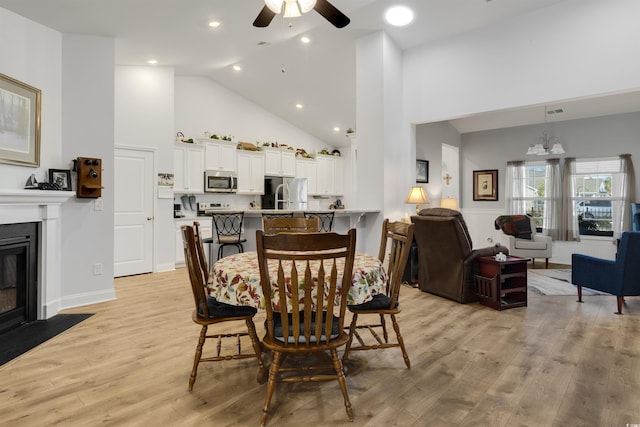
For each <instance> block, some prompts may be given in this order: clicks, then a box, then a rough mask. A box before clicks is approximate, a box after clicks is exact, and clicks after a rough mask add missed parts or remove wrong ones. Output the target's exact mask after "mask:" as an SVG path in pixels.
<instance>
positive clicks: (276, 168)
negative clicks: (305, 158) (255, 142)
mask: <svg viewBox="0 0 640 427" xmlns="http://www.w3.org/2000/svg"><path fill="white" fill-rule="evenodd" d="M263 151H264V174H265V175H267V176H284V177H295V176H296V152H295V151H294V150H284V149H282V148H265V149H264V150H263Z"/></svg>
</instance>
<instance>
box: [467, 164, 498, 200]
mask: <svg viewBox="0 0 640 427" xmlns="http://www.w3.org/2000/svg"><path fill="white" fill-rule="evenodd" d="M473 200H474V201H482V200H485V201H490V202H495V201H497V200H498V170H497V169H490V170H483V171H473Z"/></svg>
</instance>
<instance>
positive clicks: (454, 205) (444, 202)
mask: <svg viewBox="0 0 640 427" xmlns="http://www.w3.org/2000/svg"><path fill="white" fill-rule="evenodd" d="M440 207H441V208H447V209H453V210H454V211H457V210H458V201H457V200H456V199H454V198H453V197H447V198H446V199H440Z"/></svg>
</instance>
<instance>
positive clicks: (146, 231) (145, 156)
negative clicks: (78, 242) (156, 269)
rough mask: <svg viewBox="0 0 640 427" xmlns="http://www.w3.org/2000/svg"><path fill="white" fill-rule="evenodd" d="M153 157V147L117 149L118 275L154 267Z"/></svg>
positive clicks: (116, 253) (115, 235)
mask: <svg viewBox="0 0 640 427" xmlns="http://www.w3.org/2000/svg"><path fill="white" fill-rule="evenodd" d="M153 161H154V153H153V151H146V150H138V149H128V148H116V150H115V168H114V169H115V173H114V175H115V176H114V178H115V190H114V192H115V194H114V199H115V201H114V211H115V218H114V226H115V230H114V233H113V235H114V251H115V253H114V268H113V271H114V276H115V277H120V276H129V275H132V274H141V273H150V272H151V271H152V270H153V193H154V180H153V170H154V165H153Z"/></svg>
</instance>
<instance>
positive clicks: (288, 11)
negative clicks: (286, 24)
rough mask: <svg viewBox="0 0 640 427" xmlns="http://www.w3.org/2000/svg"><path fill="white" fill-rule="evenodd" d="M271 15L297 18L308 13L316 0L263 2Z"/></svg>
mask: <svg viewBox="0 0 640 427" xmlns="http://www.w3.org/2000/svg"><path fill="white" fill-rule="evenodd" d="M264 3H265V4H266V5H267V7H268V8H269V9H271V11H272V12H273V13H282V14H283V16H284V17H285V18H297V17H298V16H301V15H302V14H303V13H307V12H309V11H310V10H311V9H313V7H314V6H315V5H316V0H264Z"/></svg>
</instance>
